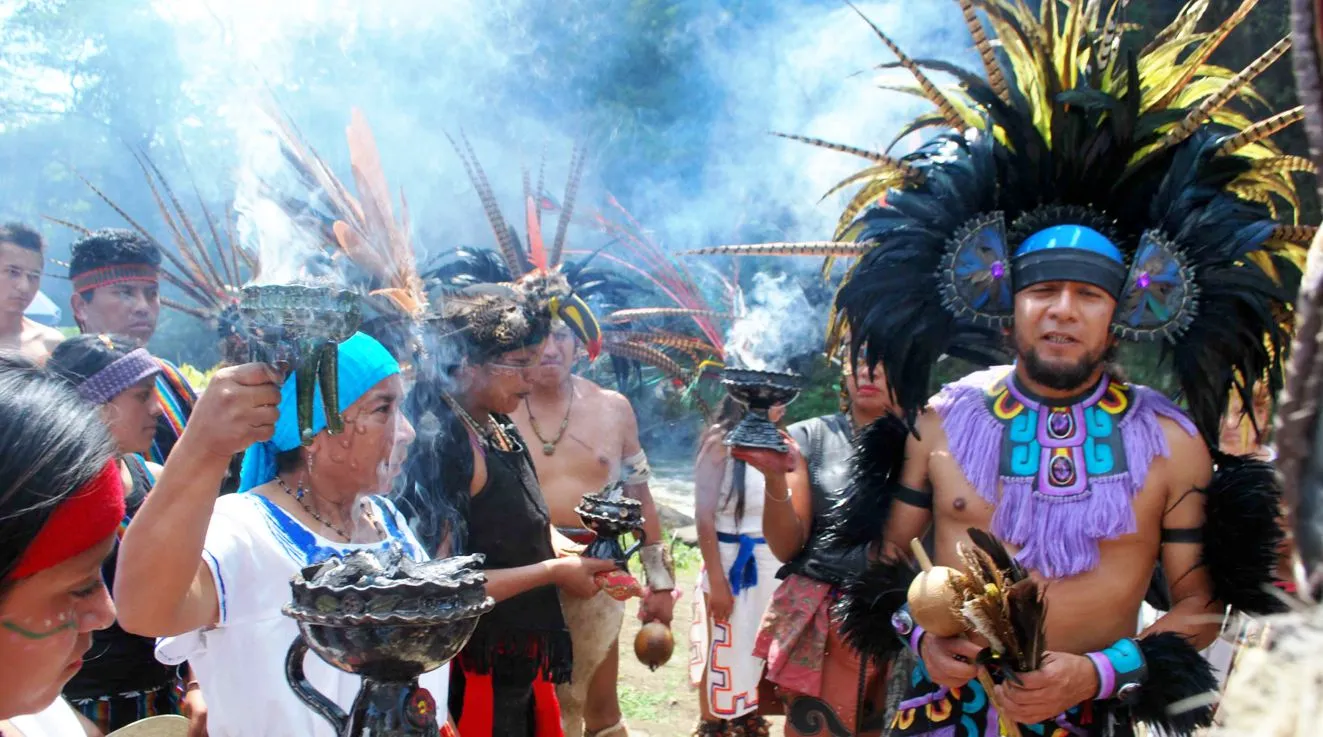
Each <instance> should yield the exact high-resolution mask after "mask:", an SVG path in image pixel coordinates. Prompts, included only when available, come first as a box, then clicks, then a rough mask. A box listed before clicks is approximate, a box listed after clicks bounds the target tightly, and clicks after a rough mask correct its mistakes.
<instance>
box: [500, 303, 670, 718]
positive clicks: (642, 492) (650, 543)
mask: <svg viewBox="0 0 1323 737" xmlns="http://www.w3.org/2000/svg"><path fill="white" fill-rule="evenodd" d="M578 352H579V344H578V342H577V340H576V339H575V337H574V334H573V332H572V331H571V330H570V328H569V327H567V326H566V325H564V324H562V323H558V324H557V325H556V327H555V328H554V330H553V331H552V334H551V338H550V339H549V340H548V341H547V348H546V351H545V352H544V353H543V356H542V362H541V365H540V366H539V368H538V369H537V370H536V371H535V372H531V373H530V375H529V379H530V383H531V384H532V386H533V391H532V393H531V394H530V395H529V396H528V397H527V398H526V400H525V403H524V405H523V406H522V407H520V408H519V409H518V410H516V411H515V413H514V414H513V415H512V417H513V419H514V421H515V424H516V425H517V426H518V428H519V433H520V435H522V436H523V437H525V438H527V439H528V443H529V454H530V455H531V456H532V457H533V464H534V466H536V467H537V475H538V479H539V481H540V482H541V485H542V493H543V495H544V497H545V498H546V501H547V506H548V508H549V509H550V510H551V523H552V524H553V525H556V526H557V527H559V528H565V529H563V530H562V531H565V530H581V529H582V527H583V523H582V522H581V521H580V520H579V515H578V514H576V513H575V511H574V508H575V507H576V506H578V504H579V501H580V499H582V498H583V495H584V494H595V493H598V492H600V491H602V489H603V488H604V487H606V486H607V485H608V484H611V483H614V482H615V481H617V480H620V481H623V482H624V485H625V494H626V495H628V496H630V497H631V498H634V499H638V500H639V501H641V502H642V503H643V516H644V518H645V522H644V528H643V534H644V543H645V545H644V547H643V548H642V553H641V556H642V560H643V562H644V572H645V574H646V576H647V578H648V582H647V583H648V585H649V587H650V589H649V592H648V593H647V596H646V598H645V599H644V600H643V603H642V609H643V616H644V618H645V619H646V620H648V621H652V620H659V621H661V622H663V623H664V624H667V625H669V624H670V623H671V615H672V608H673V606H674V599H673V598H672V589H673V588H674V586H675V582H674V570H673V568H671V567H670V566H669V564H668V563H669V558H666V560H665V561H664V556H666V555H667V553H668V551H667V550H666V547H665V543H663V542H662V531H661V523H660V521H659V520H658V518H657V508H656V505H655V504H654V503H653V500H652V495H651V493H649V491H648V475H649V472H648V465H647V458H646V456H645V455H644V453H643V449H642V447H641V446H640V445H639V431H638V421H637V420H636V418H635V416H634V409H633V407H631V406H630V404H629V400H628V399H626V398H625V397H624V396H623V395H621V394H619V393H618V392H613V391H608V390H606V389H603V388H602V387H600V386H598V385H597V384H594V383H593V382H591V381H589V380H587V379H585V378H583V377H581V376H575V375H574V374H573V373H571V369H572V368H573V367H574V362H575V359H576V358H577V356H578ZM667 570H669V574H666V573H664V571H667ZM561 603H562V605H563V607H564V609H565V618H566V620H567V622H568V624H569V626H570V633H571V638H572V640H573V642H574V676H573V678H572V681H571V683H569V684H563V685H561V686H559V687H558V689H557V691H558V693H557V696H558V698H559V699H560V702H561V713H562V720H563V722H564V724H565V733H566V734H567V735H569V737H578V735H581V734H584V733H585V730H586V733H587V734H589V735H613V736H614V735H623V734H625V731H624V726H623V720H622V717H621V713H620V704H619V702H618V700H617V695H616V680H617V671H618V665H619V639H620V627H621V624H622V619H623V615H624V604H623V603H621V602H618V601H616V600H615V599H612V598H611V597H610V596H608V595H607V594H606V593H605V592H602V593H599V594H598V595H597V596H595V597H594V598H592V599H586V600H581V599H573V598H570V597H562V599H561Z"/></svg>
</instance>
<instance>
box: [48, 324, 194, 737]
mask: <svg viewBox="0 0 1323 737" xmlns="http://www.w3.org/2000/svg"><path fill="white" fill-rule="evenodd" d="M46 369H47V370H48V371H50V372H52V373H54V374H55V375H56V376H59V377H60V378H62V379H64V380H65V381H67V382H69V384H70V385H71V386H73V387H74V390H75V391H77V392H78V396H79V397H80V398H81V399H82V400H83V401H84V402H86V403H88V404H91V405H94V406H96V407H98V408H99V409H100V414H101V420H102V421H103V422H104V423H105V425H106V427H107V429H109V430H110V435H111V437H112V438H113V439H114V441H115V446H116V450H118V455H119V471H120V481H121V482H122V483H123V484H124V503H125V513H124V521H123V523H121V524H120V526H119V531H118V532H117V536H118V535H119V534H122V533H123V530H124V529H125V528H126V527H127V526H128V521H129V520H130V519H132V518H133V515H134V513H136V512H137V511H138V508H139V507H140V506H142V501H143V499H145V498H146V497H147V492H149V491H151V488H152V485H153V484H155V483H156V476H157V475H158V474H159V473H160V472H161V467H160V466H158V465H156V464H155V463H151V462H149V461H147V460H146V459H145V458H144V455H146V454H149V453H151V450H152V443H153V442H154V439H155V436H156V428H157V420H158V419H159V418H160V416H161V412H162V409H161V405H160V403H159V402H158V401H157V398H156V391H155V385H156V377H157V376H158V375H159V374H160V373H161V367H160V364H159V363H158V362H157V361H156V359H155V358H153V357H152V355H151V354H150V353H148V352H147V350H146V349H145V348H139V347H138V345H137V343H136V342H134V341H133V340H132V339H130V338H126V337H112V336H108V335H80V336H78V337H76V338H70V339H69V340H66V341H64V342H62V343H60V344H59V345H58V346H56V347H55V350H54V351H53V352H52V353H51V356H50V358H49V359H48V360H47V362H46ZM115 561H116V557H115V555H114V553H112V554H111V555H110V557H109V558H107V559H106V562H105V564H104V565H103V566H102V569H101V570H102V575H103V576H104V578H105V580H106V584H107V585H113V584H114V581H115ZM155 647H156V640H155V639H153V638H149V637H139V636H137V635H130V634H128V633H127V632H125V631H124V630H122V629H120V627H119V625H117V624H112V625H111V626H110V627H108V628H107V629H105V630H102V631H100V632H97V633H96V634H95V635H93V636H92V652H91V656H90V657H89V659H88V662H87V664H86V665H85V666H84V667H83V669H82V670H81V671H79V672H78V674H77V675H76V676H74V678H73V680H71V681H69V685H67V686H65V689H64V695H65V698H67V699H68V700H69V702H70V703H71V704H73V706H74V708H76V709H78V711H80V712H82V714H83V716H85V717H87V718H88V719H90V720H91V721H92V722H93V723H94V724H96V725H97V727H98V728H99V729H100V730H101V731H102V732H106V733H109V732H112V731H114V730H116V729H119V728H120V727H124V726H127V725H129V724H131V723H133V722H136V721H138V720H139V719H145V718H147V717H151V716H156V715H158V714H173V713H176V712H178V710H179V695H178V693H177V692H176V690H175V686H176V682H177V680H178V679H177V677H176V673H175V669H174V668H170V667H167V666H165V665H162V664H161V663H159V662H157V660H156V656H155V654H154V650H155Z"/></svg>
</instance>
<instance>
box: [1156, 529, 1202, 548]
mask: <svg viewBox="0 0 1323 737" xmlns="http://www.w3.org/2000/svg"><path fill="white" fill-rule="evenodd" d="M1203 541H1204V528H1202V527H1164V528H1162V542H1163V543H1164V544H1165V543H1201V542H1203Z"/></svg>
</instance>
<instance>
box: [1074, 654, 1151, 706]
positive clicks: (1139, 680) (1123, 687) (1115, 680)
mask: <svg viewBox="0 0 1323 737" xmlns="http://www.w3.org/2000/svg"><path fill="white" fill-rule="evenodd" d="M1085 657H1087V658H1088V659H1089V660H1090V661H1092V662H1093V667H1094V669H1095V670H1097V671H1098V693H1097V695H1095V696H1094V699H1096V700H1099V701H1101V700H1105V699H1112V698H1114V699H1116V700H1118V701H1120V702H1122V703H1126V704H1130V703H1134V701H1135V700H1136V699H1138V698H1139V692H1140V689H1141V688H1143V685H1144V681H1145V680H1147V679H1148V663H1147V662H1146V661H1145V660H1144V653H1143V652H1142V651H1140V649H1139V643H1138V642H1136V641H1135V640H1134V639H1131V638H1125V639H1121V640H1117V641H1116V642H1114V643H1112V645H1111V646H1110V647H1108V648H1107V649H1105V650H1101V651H1098V652H1091V653H1085Z"/></svg>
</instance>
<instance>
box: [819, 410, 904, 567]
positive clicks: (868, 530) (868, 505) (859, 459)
mask: <svg viewBox="0 0 1323 737" xmlns="http://www.w3.org/2000/svg"><path fill="white" fill-rule="evenodd" d="M908 436H909V428H907V427H906V426H905V422H904V421H903V420H901V419H900V418H898V417H893V416H891V415H885V416H883V417H880V418H878V419H877V420H875V421H873V423H872V424H870V425H869V426H868V427H865V428H863V429H862V430H860V432H859V434H858V435H857V436H856V437H855V440H854V457H853V459H852V460H851V463H852V465H853V470H852V473H851V478H850V486H849V488H848V489H847V490H846V493H844V494H842V495H841V497H840V500H839V501H838V502H837V503H836V504H835V505H833V506H832V507H831V508H830V509H828V510H827V511H826V512H825V513H824V515H823V516H824V519H825V521H826V525H825V528H826V529H825V530H824V531H823V533H822V537H823V541H824V543H825V544H826V545H827V546H828V547H830V548H841V549H850V548H854V547H857V546H859V545H867V544H869V543H871V542H873V541H874V540H877V539H878V538H880V537H881V536H882V528H883V527H884V526H885V525H886V523H887V516H888V513H889V512H890V511H891V498H892V494H891V488H892V485H893V484H896V483H899V481H900V471H901V467H902V466H903V465H904V464H905V441H906V439H907V438H908Z"/></svg>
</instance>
